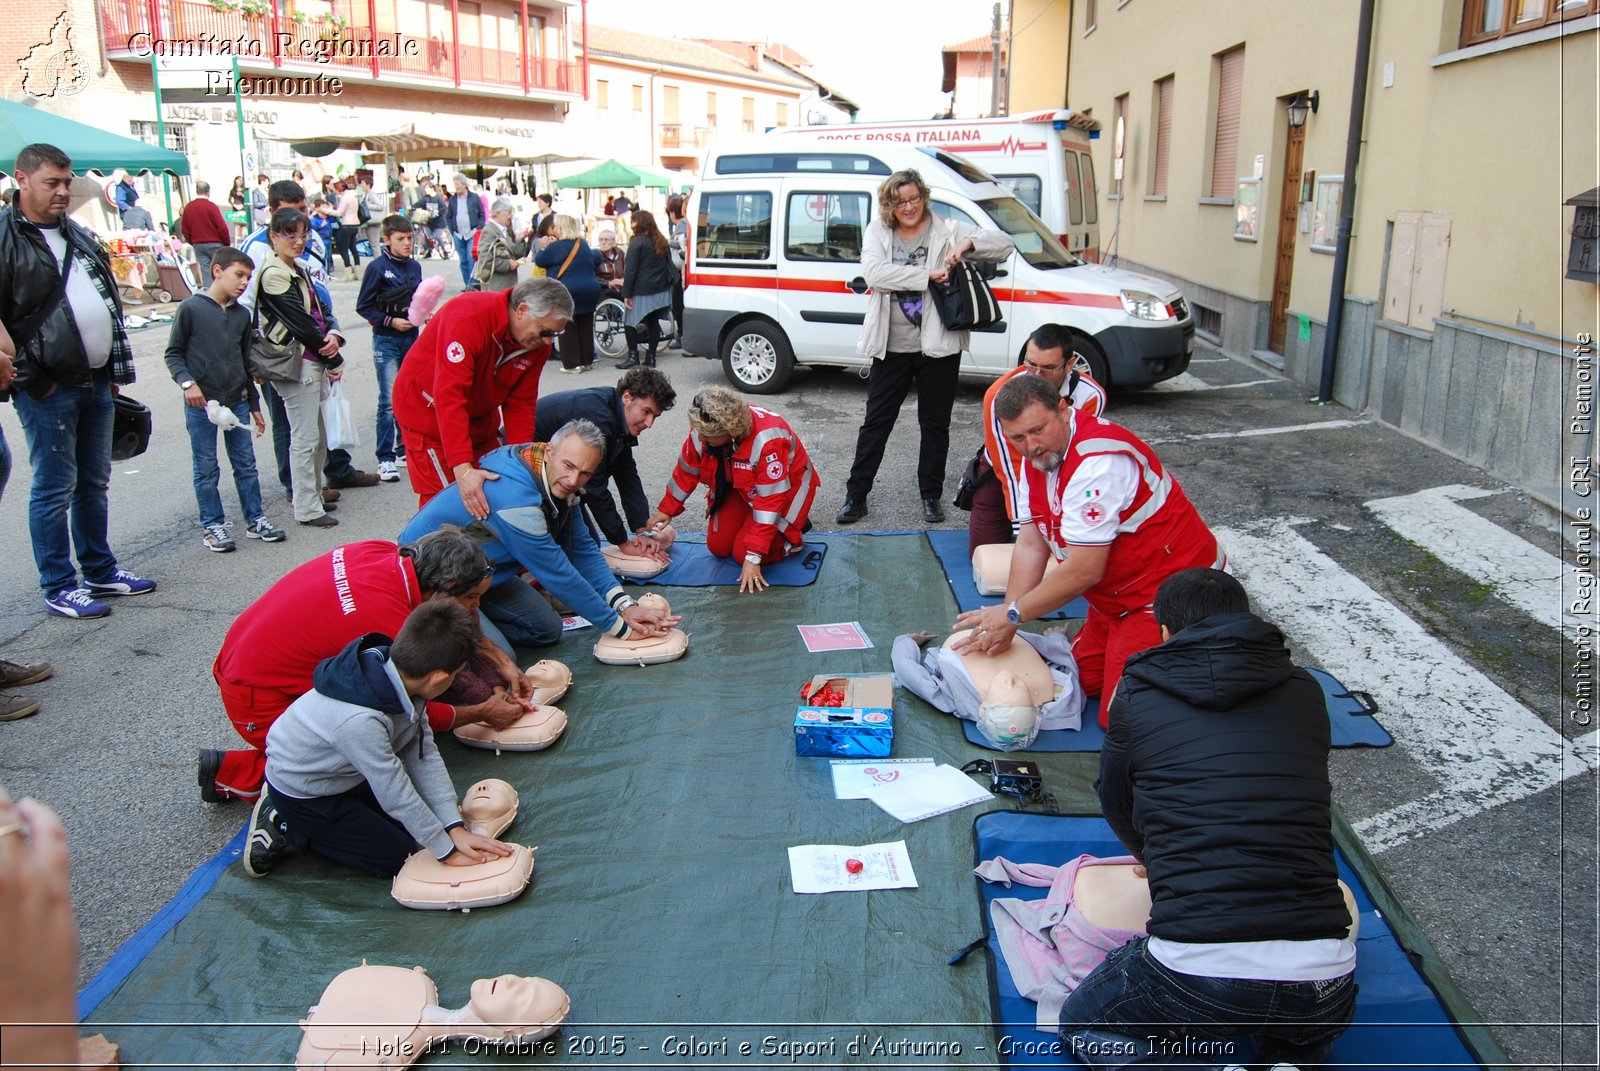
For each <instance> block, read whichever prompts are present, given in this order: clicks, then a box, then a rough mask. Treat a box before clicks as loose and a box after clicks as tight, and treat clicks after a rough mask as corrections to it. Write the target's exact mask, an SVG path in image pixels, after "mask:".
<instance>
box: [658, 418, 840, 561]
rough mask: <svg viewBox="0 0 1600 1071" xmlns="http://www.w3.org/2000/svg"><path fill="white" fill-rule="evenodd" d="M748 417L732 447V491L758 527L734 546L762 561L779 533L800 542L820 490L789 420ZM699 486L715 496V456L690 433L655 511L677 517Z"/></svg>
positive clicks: (738, 555)
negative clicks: (745, 432)
mask: <svg viewBox="0 0 1600 1071" xmlns="http://www.w3.org/2000/svg"><path fill="white" fill-rule="evenodd" d="M750 416H751V418H752V424H751V427H750V434H749V435H746V436H745V437H744V438H743V439H739V440H738V441H736V442H734V443H733V456H732V459H731V462H732V473H731V475H732V482H733V490H734V493H735V494H737V495H739V496H740V497H742V498H743V499H744V500H745V501H746V502H748V503H749V504H750V513H751V515H752V516H753V517H754V518H755V522H756V523H755V524H753V525H751V526H750V531H749V534H748V537H747V542H746V543H745V544H743V545H741V546H739V547H736V548H735V556H736V558H743V557H744V556H745V555H748V554H754V555H755V556H756V557H757V558H760V557H761V556H762V555H764V554H765V553H766V552H767V549H768V548H769V547H770V546H772V537H773V535H774V534H775V533H777V532H782V533H783V537H784V539H786V540H788V541H789V542H790V543H791V544H793V545H794V546H799V545H800V544H802V543H804V542H805V535H804V533H803V532H802V528H803V527H804V525H805V522H806V516H807V515H808V514H809V513H810V512H811V503H812V500H813V499H815V498H816V496H817V488H819V487H821V486H822V480H821V479H820V478H819V477H818V476H817V470H816V469H814V468H812V467H811V459H810V458H809V457H807V456H806V448H805V446H804V445H803V444H801V442H800V436H798V435H796V434H795V433H794V429H793V428H791V427H789V422H788V421H787V420H785V419H783V418H782V417H781V416H779V415H778V414H776V413H773V412H769V411H768V410H766V409H762V408H760V407H759V406H754V405H752V406H751V407H750ZM700 484H705V485H706V487H707V488H709V489H710V492H711V493H713V494H714V493H715V490H716V486H717V457H716V455H715V454H713V453H711V452H710V451H708V450H707V449H705V447H704V446H703V444H702V443H701V442H700V434H699V433H698V432H694V431H691V432H690V433H689V437H688V438H687V439H685V440H684V441H683V453H682V454H680V455H679V457H678V467H677V468H675V469H673V470H672V479H671V481H670V482H668V484H667V491H666V494H664V495H662V496H661V504H660V506H658V507H657V508H658V509H660V510H661V512H662V513H665V514H666V515H667V516H668V517H676V516H677V515H678V514H680V513H682V512H683V506H684V503H685V502H686V501H687V500H688V498H689V496H690V495H691V494H693V493H694V489H695V488H696V487H697V486H699V485H700Z"/></svg>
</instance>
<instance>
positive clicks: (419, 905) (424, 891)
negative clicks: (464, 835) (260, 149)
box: [374, 778, 535, 1066]
mask: <svg viewBox="0 0 1600 1071" xmlns="http://www.w3.org/2000/svg"><path fill="white" fill-rule="evenodd" d="M517 807H518V798H517V790H516V789H515V788H512V787H511V785H509V784H508V783H506V782H505V781H502V780H500V779H499V778H487V779H485V780H483V781H479V782H477V783H476V784H474V785H473V786H472V787H471V788H469V789H467V794H466V796H465V797H463V798H462V801H461V807H460V811H461V817H462V818H463V819H465V820H466V824H467V829H469V830H470V831H471V832H473V833H477V834H480V835H482V836H485V837H496V838H498V837H499V836H500V834H501V833H503V832H504V831H505V829H506V827H507V826H509V825H510V824H511V823H512V822H513V821H514V820H515V819H516V817H517ZM512 848H513V849H514V850H513V851H512V853H511V854H510V855H508V856H504V857H497V858H494V859H490V860H489V861H488V862H486V863H474V864H473V865H472V866H450V865H449V864H447V863H442V862H440V861H439V860H437V859H435V858H434V857H433V853H431V852H429V851H428V850H427V849H423V850H421V851H419V852H417V853H415V854H414V855H412V856H411V857H410V858H409V859H407V860H406V863H405V866H403V867H401V868H400V873H398V874H396V875H395V876H394V884H393V886H392V887H391V888H390V895H392V896H393V897H394V898H395V899H396V900H397V901H399V902H400V903H401V904H403V905H405V906H406V907H410V908H415V909H417V910H419V911H470V910H472V909H473V908H475V907H494V906H495V905H496V904H503V903H505V902H507V901H508V900H515V899H516V898H517V897H518V896H520V895H522V890H524V889H526V888H527V887H528V883H529V882H530V881H532V880H533V853H534V851H535V849H533V848H528V847H525V846H523V845H521V844H514V845H512ZM374 1066H378V1065H374Z"/></svg>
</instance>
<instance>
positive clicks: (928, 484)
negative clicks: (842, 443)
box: [844, 353, 961, 502]
mask: <svg viewBox="0 0 1600 1071" xmlns="http://www.w3.org/2000/svg"><path fill="white" fill-rule="evenodd" d="M960 382H961V355H960V354H958V353H953V354H951V355H950V356H948V357H927V356H924V355H923V354H920V353H886V354H884V355H883V357H882V358H880V359H879V360H876V361H873V362H872V374H871V375H870V376H869V377H868V379H867V414H866V417H865V419H864V420H862V422H861V431H860V432H859V433H858V434H857V435H856V459H855V463H854V464H852V465H851V466H850V479H849V480H848V481H846V483H845V485H844V490H845V496H846V497H847V498H849V499H850V500H851V501H852V502H865V501H866V500H867V496H868V495H869V494H871V493H872V482H873V480H875V479H876V478H877V476H878V466H879V465H881V464H882V463H883V451H884V448H885V447H886V446H888V445H889V433H890V432H892V431H894V422H895V419H896V418H897V417H899V415H900V403H902V402H904V401H905V400H906V393H907V392H908V391H910V390H911V384H912V383H915V384H916V385H917V422H918V423H919V424H921V425H922V447H921V452H920V453H919V454H918V456H917V490H918V493H919V494H920V495H921V496H922V497H923V498H940V497H942V496H943V494H944V466H945V461H946V460H947V459H948V457H949V455H950V411H951V409H952V408H954V406H955V404H956V388H957V387H958V386H959V385H960Z"/></svg>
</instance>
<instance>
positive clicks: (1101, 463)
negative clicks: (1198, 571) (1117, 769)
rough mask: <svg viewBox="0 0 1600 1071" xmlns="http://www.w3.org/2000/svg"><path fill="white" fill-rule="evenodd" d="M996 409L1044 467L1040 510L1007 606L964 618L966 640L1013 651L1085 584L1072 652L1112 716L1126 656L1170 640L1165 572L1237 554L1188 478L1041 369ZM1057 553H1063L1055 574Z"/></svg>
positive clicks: (1015, 559)
mask: <svg viewBox="0 0 1600 1071" xmlns="http://www.w3.org/2000/svg"><path fill="white" fill-rule="evenodd" d="M995 416H996V417H998V418H999V420H1000V425H1001V428H1002V429H1003V430H1004V431H1005V436H1006V440H1007V441H1008V442H1010V443H1011V444H1012V445H1013V446H1015V447H1016V448H1017V449H1018V450H1019V451H1021V453H1022V455H1023V456H1024V457H1025V458H1027V459H1028V461H1029V462H1030V464H1031V467H1032V469H1033V471H1031V472H1028V473H1027V474H1026V475H1027V492H1028V503H1029V512H1030V514H1031V518H1032V519H1031V523H1029V524H1026V525H1024V526H1023V528H1022V531H1021V533H1020V534H1019V536H1018V538H1017V549H1016V550H1015V551H1014V552H1013V554H1012V557H1011V575H1010V577H1009V579H1008V581H1007V583H1006V602H1005V605H1003V606H987V607H984V608H983V609H981V610H972V611H969V612H967V613H964V614H962V615H961V616H960V617H958V618H957V619H956V626H957V627H958V628H972V629H974V630H975V631H974V633H973V635H972V636H970V637H969V638H968V639H967V640H966V641H965V642H964V643H963V644H961V645H958V646H957V647H956V650H957V651H958V652H960V651H963V650H977V651H1002V650H1005V648H1007V647H1009V646H1010V645H1011V639H1012V637H1013V636H1015V635H1016V632H1017V626H1018V625H1020V624H1021V623H1022V622H1024V621H1031V620H1033V619H1034V618H1036V617H1039V616H1041V615H1043V614H1046V613H1049V612H1051V611H1052V610H1055V609H1056V608H1057V607H1059V606H1062V605H1064V604H1065V603H1067V602H1069V601H1070V600H1072V599H1075V598H1077V597H1078V596H1079V595H1082V596H1083V597H1084V598H1085V599H1087V600H1088V602H1089V618H1088V621H1087V622H1085V624H1084V626H1083V630H1082V631H1081V632H1079V633H1078V635H1077V637H1076V638H1075V639H1074V640H1073V641H1072V654H1073V657H1074V659H1075V660H1076V661H1077V663H1078V675H1079V679H1080V680H1081V682H1082V684H1083V690H1084V693H1085V694H1086V695H1099V696H1100V724H1101V726H1102V727H1104V726H1105V724H1106V710H1107V708H1108V707H1109V705H1110V702H1111V693H1112V691H1113V689H1114V688H1115V687H1116V683H1117V681H1119V680H1121V679H1122V666H1123V663H1125V662H1126V661H1127V660H1128V657H1129V656H1130V655H1133V654H1135V653H1137V652H1139V651H1143V650H1145V649H1147V648H1150V647H1154V646H1156V645H1157V644H1159V643H1160V642H1161V630H1160V629H1159V628H1158V627H1157V626H1156V622H1155V618H1154V616H1152V614H1151V612H1150V605H1151V603H1152V601H1154V599H1155V593H1156V589H1157V588H1158V587H1160V586H1161V582H1162V581H1163V580H1165V579H1166V578H1167V577H1169V576H1171V575H1172V574H1173V573H1176V572H1180V571H1182V570H1184V569H1189V568H1192V567H1195V566H1209V567H1212V568H1219V569H1220V568H1225V567H1226V564H1227V559H1226V557H1225V556H1224V555H1223V553H1222V551H1221V549H1220V548H1219V547H1218V546H1217V539H1216V536H1214V535H1212V534H1211V530H1210V529H1209V528H1207V527H1206V524H1205V522H1204V521H1203V520H1201V519H1200V514H1199V513H1198V512H1197V511H1196V510H1195V508H1194V505H1193V504H1192V503H1191V502H1190V501H1189V496H1188V495H1186V494H1184V491H1183V488H1182V487H1180V486H1178V481H1177V480H1175V479H1173V477H1172V474H1171V473H1169V472H1168V471H1167V470H1166V467H1165V466H1163V465H1162V464H1161V459H1160V458H1158V457H1157V456H1156V453H1155V451H1154V450H1152V449H1150V447H1149V446H1147V445H1146V444H1145V443H1144V442H1143V441H1141V440H1140V439H1139V437H1138V436H1136V435H1134V434H1133V433H1132V432H1131V431H1128V430H1127V429H1126V428H1123V427H1121V426H1119V425H1116V424H1113V423H1111V422H1110V421H1109V420H1105V419H1103V418H1101V417H1095V416H1089V415H1087V414H1084V413H1081V412H1076V411H1075V410H1074V409H1073V408H1072V406H1071V404H1070V403H1069V402H1068V401H1067V400H1066V399H1064V398H1062V397H1060V395H1059V394H1058V393H1057V392H1056V388H1055V387H1054V386H1053V385H1051V384H1050V383H1048V382H1046V381H1045V380H1043V379H1041V378H1040V377H1038V376H1017V377H1016V378H1015V379H1012V380H1010V381H1009V382H1007V383H1006V385H1005V386H1004V387H1002V388H1001V389H1000V393H999V394H998V395H997V396H996V398H995ZM1052 555H1053V556H1054V557H1056V558H1057V559H1060V560H1062V561H1063V564H1062V566H1061V568H1059V569H1057V570H1055V571H1054V572H1053V573H1051V574H1050V576H1049V577H1048V578H1046V577H1045V565H1046V563H1047V562H1048V560H1049V558H1050V557H1051V556H1052Z"/></svg>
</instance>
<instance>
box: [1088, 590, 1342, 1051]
mask: <svg viewBox="0 0 1600 1071" xmlns="http://www.w3.org/2000/svg"><path fill="white" fill-rule="evenodd" d="M1154 611H1155V618H1156V622H1157V624H1158V625H1160V627H1161V636H1162V641H1163V642H1162V644H1161V645H1160V646H1159V647H1153V648H1151V649H1149V650H1147V651H1142V652H1140V653H1139V654H1136V655H1134V656H1133V657H1132V658H1130V659H1128V664H1127V667H1126V669H1125V671H1124V674H1123V677H1122V681H1121V683H1120V684H1119V685H1118V687H1117V694H1116V696H1115V698H1114V699H1113V700H1112V703H1111V708H1110V728H1109V730H1108V731H1107V733H1106V743H1105V748H1104V750H1103V751H1102V752H1101V756H1100V780H1099V782H1098V783H1097V784H1096V786H1095V787H1096V789H1097V791H1098V792H1099V794H1100V802H1101V806H1102V808H1103V809H1104V811H1105V816H1106V820H1107V821H1108V822H1109V823H1110V824H1111V828H1112V829H1113V830H1114V831H1115V832H1116V834H1117V837H1118V839H1120V840H1121V841H1122V843H1123V845H1124V846H1125V847H1126V848H1127V849H1128V851H1129V852H1130V853H1131V854H1132V855H1133V856H1134V857H1135V858H1137V859H1138V860H1139V861H1140V863H1141V864H1143V866H1144V867H1145V868H1146V869H1147V870H1148V872H1149V881H1150V895H1151V901H1152V906H1151V912H1150V922H1149V925H1148V927H1147V930H1148V933H1149V936H1148V937H1142V938H1139V939H1137V940H1135V941H1132V942H1130V943H1129V944H1127V945H1124V946H1123V947H1121V948H1119V949H1117V950H1116V951H1114V952H1112V953H1111V955H1110V956H1109V957H1108V958H1107V959H1106V961H1105V962H1104V963H1102V964H1101V965H1100V966H1099V967H1097V968H1095V970H1094V972H1093V973H1092V974H1090V975H1089V977H1088V978H1086V979H1084V981H1083V984H1082V985H1080V986H1079V987H1078V988H1077V989H1076V990H1075V991H1074V992H1073V994H1072V995H1071V997H1069V998H1068V1000H1067V1002H1066V1004H1065V1006H1064V1007H1063V1008H1062V1010H1061V1035H1062V1041H1063V1042H1064V1044H1065V1046H1066V1048H1067V1051H1069V1052H1071V1053H1072V1054H1073V1055H1074V1056H1076V1057H1077V1058H1078V1059H1079V1060H1081V1061H1082V1062H1084V1063H1086V1064H1088V1065H1089V1066H1092V1067H1121V1066H1123V1065H1125V1064H1130V1063H1138V1064H1139V1065H1140V1066H1145V1065H1147V1064H1151V1065H1162V1064H1189V1065H1193V1064H1196V1063H1199V1064H1201V1065H1213V1066H1215V1065H1223V1064H1234V1063H1239V1062H1241V1061H1240V1060H1239V1055H1238V1050H1239V1048H1240V1046H1239V1044H1238V1041H1237V1040H1236V1039H1238V1038H1242V1037H1246V1036H1253V1037H1254V1040H1255V1044H1256V1048H1257V1059H1258V1062H1260V1063H1262V1064H1265V1065H1271V1064H1274V1063H1277V1062H1285V1063H1315V1062H1318V1061H1320V1060H1321V1059H1322V1057H1323V1056H1324V1055H1325V1054H1326V1053H1327V1051H1328V1048H1329V1047H1330V1046H1331V1045H1332V1043H1333V1041H1334V1039H1335V1038H1337V1037H1338V1036H1339V1035H1340V1034H1341V1033H1343V1032H1344V1029H1345V1027H1346V1026H1348V1025H1349V1022H1350V1018H1351V1016H1352V1014H1353V1013H1354V1011H1355V996H1356V985H1355V979H1354V971H1355V944H1354V941H1353V940H1352V939H1351V935H1350V928H1351V918H1350V915H1349V912H1348V910H1347V909H1346V906H1345V903H1344V899H1343V896H1342V894H1341V892H1340V889H1339V885H1338V874H1337V871H1336V869H1335V864H1334V856H1333V831H1332V828H1331V816H1330V796H1331V788H1330V786H1329V782H1328V748H1329V746H1330V743H1329V727H1328V714H1327V707H1326V701H1325V699H1324V698H1323V694H1322V689H1321V688H1320V687H1319V686H1318V685H1317V683H1316V682H1315V681H1314V680H1312V678H1311V676H1310V675H1309V674H1307V673H1306V672H1305V671H1304V670H1302V669H1299V668H1297V667H1296V666H1295V665H1294V663H1293V662H1291V661H1290V659H1289V651H1288V649H1287V648H1286V647H1285V646H1284V639H1283V634H1282V633H1281V632H1279V631H1278V629H1277V628H1276V627H1275V626H1273V625H1271V624H1269V623H1267V622H1266V621H1263V620H1262V619H1261V618H1259V617H1257V616H1255V615H1254V614H1252V613H1250V602H1249V598H1248V597H1247V596H1246V595H1245V592H1244V589H1243V588H1242V587H1241V586H1240V585H1239V582H1238V581H1237V580H1235V579H1234V578H1233V577H1231V576H1229V575H1228V574H1226V573H1223V572H1221V571H1219V570H1216V569H1186V570H1184V571H1182V572H1179V573H1175V574H1174V575H1173V576H1171V577H1169V578H1168V579H1167V580H1166V581H1165V582H1164V583H1163V584H1162V585H1161V587H1160V588H1159V589H1158V591H1157V593H1156V597H1155V606H1154Z"/></svg>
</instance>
